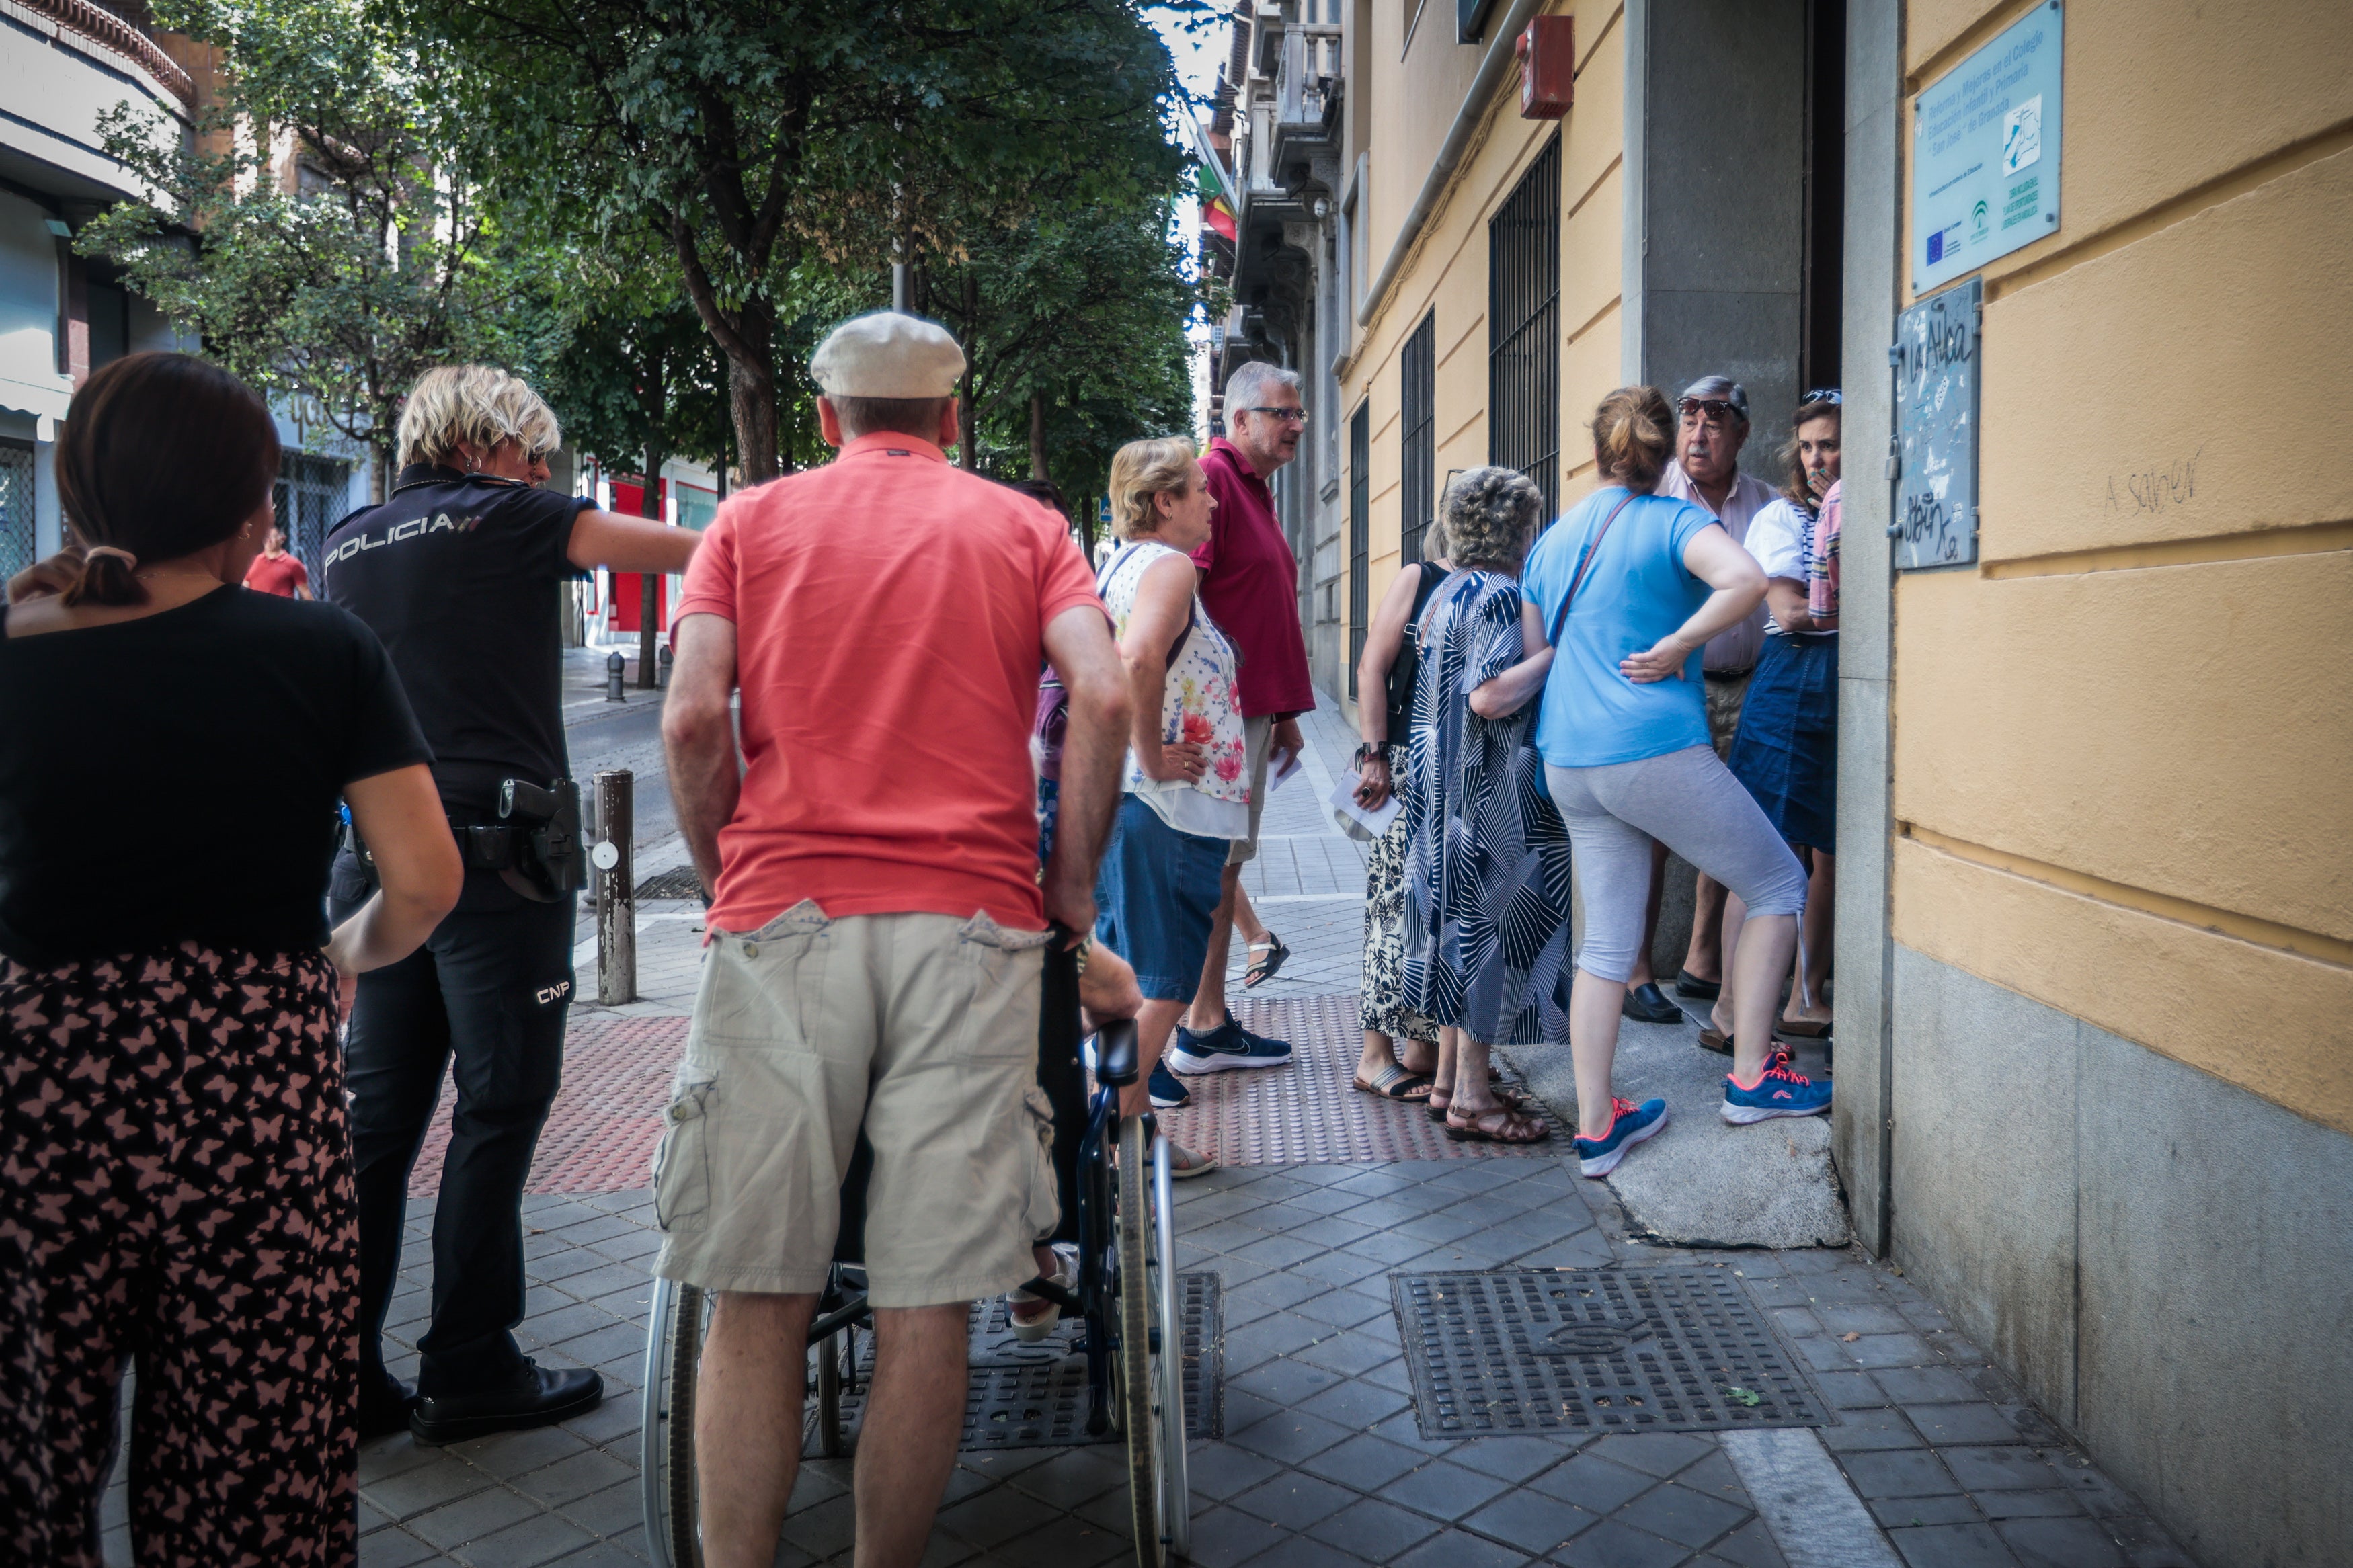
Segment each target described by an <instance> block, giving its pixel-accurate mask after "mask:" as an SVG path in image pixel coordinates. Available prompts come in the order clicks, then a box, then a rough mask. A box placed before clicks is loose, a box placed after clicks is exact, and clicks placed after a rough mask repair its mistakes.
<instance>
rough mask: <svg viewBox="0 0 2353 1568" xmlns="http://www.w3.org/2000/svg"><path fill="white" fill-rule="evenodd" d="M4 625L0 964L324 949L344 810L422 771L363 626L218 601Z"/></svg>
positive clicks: (406, 719) (404, 711)
mask: <svg viewBox="0 0 2353 1568" xmlns="http://www.w3.org/2000/svg"><path fill="white" fill-rule="evenodd" d="M5 631H6V618H5V611H0V639H5V640H0V736H5V737H6V739H5V742H0V953H5V955H6V956H8V957H10V958H13V959H16V961H17V962H18V963H24V964H26V965H28V966H31V967H35V968H39V967H45V966H47V965H49V964H53V963H67V962H69V961H72V960H75V959H90V958H98V957H103V956H107V955H111V954H115V953H129V952H156V951H159V950H165V949H169V948H173V947H176V946H177V945H178V944H180V943H181V942H198V943H201V944H202V945H204V946H206V947H208V948H210V949H212V950H213V951H215V952H221V953H228V952H258V953H264V954H268V953H279V952H301V951H302V950H304V949H306V948H317V947H320V946H322V945H323V944H324V943H325V942H326V940H327V921H326V911H325V910H324V908H323V906H322V895H323V894H324V893H325V891H326V888H327V868H328V862H329V861H330V859H331V858H332V857H333V855H334V852H335V837H336V826H337V822H336V815H335V801H336V797H337V796H338V795H341V794H342V793H343V786H344V785H345V784H349V783H351V782H352V781H353V779H363V778H368V777H372V776H374V775H375V774H377V773H389V772H391V771H392V770H393V769H395V768H402V767H408V766H411V765H413V764H415V763H423V762H429V761H430V760H431V757H430V754H429V753H428V752H427V751H426V749H425V740H424V737H423V736H421V735H419V734H418V733H417V721H415V720H414V719H412V718H411V717H410V716H409V711H408V702H407V700H406V698H405V697H403V696H402V694H401V689H400V682H399V681H398V680H397V679H395V678H394V676H393V673H392V666H391V664H390V663H389V662H388V661H387V660H386V659H385V656H384V648H383V646H382V645H381V644H379V643H378V642H377V641H376V639H375V636H374V635H373V634H372V633H370V632H369V630H368V629H367V627H365V626H362V625H360V623H359V622H358V621H356V620H354V619H353V618H352V616H349V615H347V614H345V613H344V612H343V611H342V610H338V609H336V608H334V607H332V605H310V604H303V603H301V602H300V601H298V600H294V599H281V598H280V597H278V596H277V595H275V594H260V593H255V592H253V591H251V590H249V589H245V588H216V589H215V590H213V591H212V592H211V593H208V594H206V595H204V596H203V597H202V598H199V599H195V600H192V601H190V602H189V603H187V604H185V605H179V606H177V607H175V608H173V609H169V610H164V611H160V612H158V613H157V614H155V615H152V616H140V617H139V618H138V619H136V620H129V621H118V622H115V623H113V624H111V625H108V626H83V627H80V628H79V629H77V630H73V631H58V632H44V633H42V634H40V635H39V636H37V637H6V636H5Z"/></svg>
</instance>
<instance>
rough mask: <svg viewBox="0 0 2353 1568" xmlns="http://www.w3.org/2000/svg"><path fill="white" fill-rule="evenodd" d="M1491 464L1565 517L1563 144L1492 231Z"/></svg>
mask: <svg viewBox="0 0 2353 1568" xmlns="http://www.w3.org/2000/svg"><path fill="white" fill-rule="evenodd" d="M1487 460H1488V461H1489V462H1491V463H1494V464H1497V465H1499V466H1501V467H1503V468H1517V469H1518V470H1519V471H1520V472H1522V473H1524V474H1525V475H1527V477H1528V478H1529V479H1533V480H1535V486H1536V489H1540V490H1542V491H1543V492H1544V517H1543V523H1542V526H1544V527H1546V528H1549V527H1551V526H1552V520H1553V519H1554V517H1555V516H1556V515H1557V514H1558V512H1559V510H1560V138H1559V137H1558V136H1557V135H1556V136H1554V138H1553V139H1552V141H1551V142H1550V143H1548V144H1547V145H1546V148H1545V150H1544V152H1543V153H1540V154H1539V155H1538V156H1537V158H1536V161H1535V163H1532V164H1530V165H1529V167H1528V172H1527V173H1526V174H1524V175H1523V176H1521V179H1520V183H1519V184H1517V185H1514V187H1513V188H1512V194H1511V195H1509V196H1507V197H1506V198H1504V205H1503V206H1502V207H1501V208H1500V209H1499V210H1498V211H1497V212H1496V214H1495V216H1493V218H1492V219H1490V220H1489V221H1488V224H1487Z"/></svg>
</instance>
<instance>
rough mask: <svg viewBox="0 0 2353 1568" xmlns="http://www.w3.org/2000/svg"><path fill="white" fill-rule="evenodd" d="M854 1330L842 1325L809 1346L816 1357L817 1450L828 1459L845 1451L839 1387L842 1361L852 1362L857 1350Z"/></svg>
mask: <svg viewBox="0 0 2353 1568" xmlns="http://www.w3.org/2000/svg"><path fill="white" fill-rule="evenodd" d="M857 1333H858V1331H857V1330H856V1329H854V1328H845V1329H843V1330H842V1331H841V1332H839V1334H836V1335H835V1336H834V1337H833V1338H832V1339H829V1340H827V1341H826V1342H823V1343H822V1344H814V1345H811V1346H810V1347H809V1352H810V1353H811V1354H813V1355H814V1356H816V1357H817V1451H818V1453H819V1454H821V1455H823V1456H824V1457H825V1458H828V1459H838V1458H841V1456H842V1455H843V1454H844V1453H846V1452H848V1445H846V1444H845V1443H844V1442H843V1441H842V1435H841V1390H842V1385H843V1384H844V1382H845V1381H846V1380H845V1379H844V1378H843V1376H842V1366H843V1363H845V1362H848V1363H849V1364H851V1365H853V1366H854V1365H855V1364H856V1363H855V1362H853V1361H851V1359H850V1358H852V1357H854V1356H855V1355H856V1354H857V1353H858V1348H857V1345H858V1342H857Z"/></svg>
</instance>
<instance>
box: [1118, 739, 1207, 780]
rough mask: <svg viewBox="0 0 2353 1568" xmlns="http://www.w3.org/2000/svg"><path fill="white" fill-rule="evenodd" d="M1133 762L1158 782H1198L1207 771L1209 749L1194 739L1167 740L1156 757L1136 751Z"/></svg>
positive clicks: (1148, 776)
mask: <svg viewBox="0 0 2353 1568" xmlns="http://www.w3.org/2000/svg"><path fill="white" fill-rule="evenodd" d="M1135 763H1136V765H1137V766H1138V767H1140V768H1142V769H1143V770H1144V776H1145V777H1146V778H1148V779H1151V780H1153V781H1155V783H1158V784H1172V783H1175V782H1177V781H1179V780H1181V781H1183V782H1184V783H1186V784H1199V783H1200V782H1201V775H1202V774H1204V773H1208V771H1209V749H1208V747H1207V746H1204V745H1202V744H1200V743H1199V742H1194V741H1176V742H1166V743H1164V744H1163V745H1162V746H1161V747H1160V754H1159V755H1158V756H1157V757H1155V756H1153V755H1151V754H1150V753H1149V752H1137V753H1136V757H1135Z"/></svg>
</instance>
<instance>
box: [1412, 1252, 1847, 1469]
mask: <svg viewBox="0 0 2353 1568" xmlns="http://www.w3.org/2000/svg"><path fill="white" fill-rule="evenodd" d="M1389 1290H1390V1296H1391V1299H1392V1300H1394V1302H1395V1304H1396V1307H1397V1315H1398V1327H1399V1329H1400V1330H1401V1331H1402V1332H1403V1335H1404V1339H1405V1347H1406V1362H1407V1364H1408V1365H1409V1367H1410V1368H1411V1369H1412V1373H1413V1393H1414V1415H1415V1419H1416V1421H1417V1422H1418V1423H1419V1426H1420V1428H1421V1435H1422V1436H1424V1437H1430V1438H1439V1437H1465V1436H1501V1435H1504V1434H1514V1433H1519V1434H1534V1433H1540V1432H1565V1433H1567V1432H1576V1433H1590V1432H1715V1431H1724V1430H1726V1429H1730V1428H1737V1427H1745V1426H1828V1425H1830V1424H1831V1421H1832V1420H1833V1419H1834V1417H1832V1416H1831V1414H1830V1412H1829V1409H1828V1407H1827V1406H1826V1405H1824V1404H1823V1402H1822V1399H1821V1396H1820V1394H1818V1393H1817V1392H1816V1391H1815V1389H1814V1386H1813V1384H1811V1383H1810V1381H1809V1380H1808V1379H1807V1377H1806V1375H1805V1373H1804V1372H1803V1371H1802V1370H1800V1368H1799V1364H1798V1362H1797V1358H1796V1357H1794V1356H1793V1355H1791V1354H1790V1353H1789V1351H1788V1347H1787V1346H1786V1345H1784V1344H1783V1343H1782V1342H1781V1339H1780V1336H1779V1335H1778V1334H1777V1333H1776V1332H1774V1331H1773V1329H1772V1327H1771V1326H1770V1325H1769V1324H1767V1321H1765V1317H1764V1314H1763V1313H1761V1312H1759V1311H1758V1310H1757V1304H1756V1302H1755V1301H1754V1300H1751V1299H1750V1297H1749V1295H1748V1292H1747V1290H1746V1289H1744V1288H1743V1287H1742V1285H1741V1284H1740V1282H1739V1281H1738V1280H1737V1279H1734V1278H1733V1277H1732V1275H1731V1273H1730V1271H1729V1270H1727V1269H1722V1268H1564V1269H1499V1270H1497V1271H1495V1272H1493V1273H1488V1274H1470V1273H1464V1274H1396V1275H1392V1276H1390V1283H1389Z"/></svg>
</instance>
